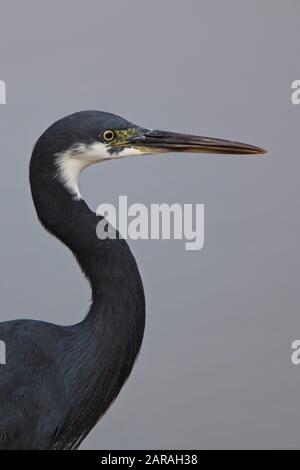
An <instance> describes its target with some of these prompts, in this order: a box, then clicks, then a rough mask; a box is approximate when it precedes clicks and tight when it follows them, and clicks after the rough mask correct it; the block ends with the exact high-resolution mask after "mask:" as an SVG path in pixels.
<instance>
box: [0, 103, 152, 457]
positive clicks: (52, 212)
mask: <svg viewBox="0 0 300 470" xmlns="http://www.w3.org/2000/svg"><path fill="white" fill-rule="evenodd" d="M116 119H117V118H115V120H116ZM118 119H119V121H118V123H117V125H118V127H120V125H123V126H124V123H125V125H127V124H128V123H127V121H125V120H121V118H118ZM107 120H108V121H109V122H108V123H107ZM111 120H113V117H111V115H109V114H106V113H100V112H99V113H95V112H85V113H76V114H75V115H73V116H71V117H69V118H65V119H64V120H62V121H58V123H56V124H55V125H54V126H52V127H50V128H49V129H48V131H46V132H45V133H44V134H43V135H42V137H41V138H40V139H39V140H38V142H37V144H36V145H35V148H34V151H33V155H32V158H31V163H30V183H31V189H32V196H33V200H34V204H35V207H36V210H37V214H38V217H39V219H40V221H41V223H42V224H43V225H44V227H45V228H46V229H47V230H49V231H50V232H51V233H52V234H54V235H55V236H56V237H57V238H59V239H60V240H61V241H62V242H63V243H65V244H66V245H67V246H68V247H69V248H70V250H71V251H72V252H73V254H74V255H75V257H76V258H77V260H78V262H79V264H80V266H81V268H82V270H83V272H84V274H85V275H86V277H87V278H88V280H89V281H90V284H91V290H92V299H93V300H92V304H91V307H90V310H89V312H88V314H87V316H86V318H85V319H84V320H83V321H82V322H81V323H79V324H77V325H73V326H66V327H65V326H58V325H53V324H50V323H44V322H40V321H32V320H18V321H10V322H4V323H0V338H1V339H2V340H3V341H5V343H6V348H7V358H6V365H3V366H0V449H3V450H4V449H76V448H77V447H78V446H79V444H80V443H81V441H82V440H83V439H84V437H85V436H86V435H87V433H88V432H89V431H90V430H91V428H92V427H93V426H94V425H95V424H96V422H97V421H98V420H99V419H100V417H101V416H102V415H103V414H104V412H105V411H106V410H107V408H108V407H109V405H110V404H111V403H112V402H113V400H114V399H115V398H116V396H117V395H118V393H119V391H120V389H121V387H122V385H123V384H124V382H125V381H126V379H127V377H128V375H129V374H130V371H131V369H132V366H133V364H134V361H135V359H136V356H137V354H138V351H139V349H140V346H141V342H142V337H143V332H144V322H145V303H144V293H143V287H142V282H141V278H140V275H139V272H138V268H137V266H136V262H135V260H134V257H133V255H132V254H131V252H130V249H129V247H128V245H127V243H126V242H125V240H122V239H118V238H117V239H116V240H102V241H101V240H99V239H98V238H97V236H96V225H97V223H98V222H99V219H101V217H97V216H96V215H95V214H94V213H93V212H92V211H91V210H90V209H89V208H88V206H87V205H86V203H85V202H84V201H83V200H74V198H72V196H71V194H70V193H69V192H68V191H67V190H66V189H65V187H64V186H63V185H62V184H61V182H60V181H59V179H58V178H57V167H56V165H55V159H54V158H53V155H54V154H55V152H58V151H61V150H64V149H66V148H68V147H69V146H71V145H72V144H73V143H75V142H80V141H81V140H82V139H90V140H91V141H92V140H93V139H94V138H95V137H94V133H95V132H96V129H97V132H98V134H99V131H100V130H101V128H103V127H104V128H106V126H108V127H109V126H111V125H112V124H114V125H116V123H115V122H111ZM35 295H38V293H35ZM70 318H71V315H70Z"/></svg>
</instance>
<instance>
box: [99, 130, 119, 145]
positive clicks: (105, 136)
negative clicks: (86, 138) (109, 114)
mask: <svg viewBox="0 0 300 470" xmlns="http://www.w3.org/2000/svg"><path fill="white" fill-rule="evenodd" d="M102 137H103V139H104V140H106V142H111V141H112V140H114V138H115V137H116V134H115V133H114V131H111V130H109V131H104V132H103V133H102Z"/></svg>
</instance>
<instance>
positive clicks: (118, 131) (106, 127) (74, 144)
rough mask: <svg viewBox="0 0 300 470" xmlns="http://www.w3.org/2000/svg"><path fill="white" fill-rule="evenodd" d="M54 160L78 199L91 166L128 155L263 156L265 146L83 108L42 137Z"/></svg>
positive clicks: (57, 168)
mask: <svg viewBox="0 0 300 470" xmlns="http://www.w3.org/2000/svg"><path fill="white" fill-rule="evenodd" d="M39 146H47V153H48V155H49V156H50V155H51V158H52V159H54V160H53V161H54V163H55V167H56V171H57V176H58V177H59V178H60V180H61V181H62V183H63V184H64V185H65V187H66V188H67V190H68V191H69V192H71V194H72V195H73V197H74V198H80V193H79V190H78V183H77V182H78V177H79V174H80V172H81V171H82V170H83V169H84V168H86V167H87V166H89V165H92V164H94V163H97V162H102V161H104V160H111V159H116V158H123V157H127V156H136V155H146V154H154V153H166V152H185V153H186V152H193V153H211V154H236V155H237V154H239V155H246V154H250V155H259V154H263V153H265V150H264V149H261V148H259V147H255V146H253V145H248V144H243V143H240V142H234V141H230V140H223V139H215V138H210V137H201V136H195V135H188V134H180V133H174V132H166V131H159V130H152V129H146V128H144V127H140V126H138V125H136V124H133V123H131V122H129V121H127V120H126V119H123V118H122V117H119V116H116V115H114V114H111V113H106V112H101V111H81V112H78V113H74V114H71V115H69V116H66V117H64V118H63V119H60V120H59V121H57V122H55V123H54V124H53V125H52V126H50V127H49V128H48V129H47V130H46V131H45V132H44V134H43V135H42V136H41V137H40V139H39V140H38V142H37V144H36V147H35V150H36V148H37V147H39Z"/></svg>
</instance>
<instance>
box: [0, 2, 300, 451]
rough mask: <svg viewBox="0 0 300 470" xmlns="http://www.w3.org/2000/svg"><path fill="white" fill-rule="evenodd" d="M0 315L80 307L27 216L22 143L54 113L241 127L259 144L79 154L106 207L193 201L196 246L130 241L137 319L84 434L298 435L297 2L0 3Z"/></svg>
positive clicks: (122, 441) (248, 439)
mask: <svg viewBox="0 0 300 470" xmlns="http://www.w3.org/2000/svg"><path fill="white" fill-rule="evenodd" d="M0 7H1V14H0V48H1V49H0V79H3V80H5V81H6V84H7V104H6V105H5V106H3V105H2V106H0V124H1V126H0V133H1V140H0V158H1V160H0V161H1V171H0V194H1V197H0V213H1V235H0V240H1V245H0V253H1V263H0V280H1V296H0V312H1V314H0V319H1V321H2V320H8V319H13V318H23V317H30V318H37V319H42V320H47V321H52V322H57V323H60V324H70V323H74V322H77V321H79V320H80V319H82V317H83V315H84V314H85V312H86V310H87V304H88V300H89V289H88V287H87V285H86V283H85V281H84V280H83V278H82V276H81V273H80V271H79V268H78V267H77V266H76V264H75V262H74V260H73V258H72V256H71V255H70V253H69V252H68V250H66V249H65V248H64V247H63V246H62V245H61V244H59V243H58V242H57V241H56V240H55V239H53V238H51V237H49V235H47V234H46V233H45V232H44V231H43V229H42V228H41V227H40V225H39V224H38V222H37V219H36V216H35V213H34V210H33V206H32V202H31V197H30V191H29V186H28V161H29V158H30V153H31V149H32V146H33V143H34V141H35V140H36V138H37V137H38V136H39V135H40V133H41V132H42V131H43V130H44V129H45V128H46V127H47V126H48V125H49V124H51V123H52V122H53V121H55V120H56V119H58V118H59V117H61V116H63V115H65V114H68V113H71V112H74V111H77V110H82V109H89V108H96V109H101V110H106V111H111V112H115V113H117V114H120V115H123V116H124V117H127V118H128V119H130V120H132V121H134V122H136V123H139V124H141V125H144V126H149V127H152V128H154V127H157V128H162V129H168V130H174V131H186V132H190V133H192V132H194V133H200V134H203V135H212V136H216V137H224V138H232V139H236V140H241V141H246V142H249V143H252V144H254V145H259V146H264V147H266V148H268V149H269V154H268V155H267V156H266V157H265V158H253V157H252V158H251V157H247V158H245V157H213V156H197V155H193V156H187V155H181V156H179V155H174V156H173V155H169V156H159V157H152V158H151V157H145V158H132V159H127V160H126V159H125V160H122V161H118V162H111V163H105V164H103V165H98V166H96V167H92V168H89V169H88V170H86V171H85V173H84V174H83V175H82V177H81V184H80V187H81V192H82V193H83V194H84V196H85V198H86V199H87V201H88V202H89V204H90V205H91V206H92V207H94V208H96V206H97V205H98V204H99V203H100V202H113V203H117V200H118V196H119V194H126V195H127V196H128V200H129V202H130V203H132V202H143V203H146V204H149V203H151V202H169V203H172V202H181V203H184V202H185V203H188V202H190V203H191V202H192V203H205V205H206V213H205V223H206V227H205V248H204V249H203V250H202V251H199V252H187V251H185V250H184V244H183V242H181V241H173V242H172V241H170V242H168V241H140V242H130V246H131V248H132V250H133V252H134V254H135V256H136V258H137V261H138V264H139V267H140V270H141V274H142V277H143V280H144V286H145V292H146V298H147V327H146V333H145V340H144V343H143V347H142V351H141V354H140V357H139V359H138V362H137V364H136V367H135V368H134V371H133V373H132V375H131V377H130V379H129V381H128V382H127V384H126V386H125V387H124V389H123V390H122V392H121V394H120V396H119V397H118V399H117V401H116V402H115V404H114V405H113V406H112V408H111V409H110V410H109V412H108V413H107V414H106V415H105V417H104V418H103V419H102V421H100V423H99V424H98V425H97V426H96V428H95V429H94V430H93V431H92V432H91V433H90V435H89V436H88V438H87V439H86V440H85V442H84V444H83V445H82V448H83V449H91V448H96V449H99V448H104V449H105V448H110V449H114V448H122V449H126V448H134V449H137V448H148V449H151V448H158V449H163V448H173V449H176V448H191V449H193V448H252V447H259V448H266V447H268V448H275V447H281V448H282V447H283V448H291V447H299V432H298V430H299V420H300V404H299V387H300V367H299V368H297V366H294V365H292V363H291V360H290V356H291V352H292V351H291V343H292V341H293V340H295V339H299V337H300V313H299V303H300V298H299V292H300V289H299V235H300V225H299V170H300V163H299V115H300V106H299V107H297V106H295V105H292V103H291V99H290V95H291V89H290V87H291V82H292V81H293V80H296V79H299V78H300V77H299V67H298V63H299V41H300V37H299V35H300V4H299V2H298V1H297V0H294V1H292V0H289V1H287V0H285V1H276V0H268V1H267V0H263V1H262V0H256V1H253V0H251V1H250V0H248V1H240V0H227V1H226V2H224V1H222V0H219V1H217V0H203V1H199V0H198V1H196V0H185V1H179V0H176V1H175V0H165V1H161V0H151V1H145V0H126V1H121V0H119V1H116V0H109V1H104V0H98V1H95V0H88V1H85V2H82V1H74V0H63V1H61V0H60V1H54V2H53V1H52V0H51V1H50V0H49V1H48V0H47V1H43V2H39V1H38V0H36V1H34V0H27V1H26V2H19V1H17V0H10V1H1V2H0Z"/></svg>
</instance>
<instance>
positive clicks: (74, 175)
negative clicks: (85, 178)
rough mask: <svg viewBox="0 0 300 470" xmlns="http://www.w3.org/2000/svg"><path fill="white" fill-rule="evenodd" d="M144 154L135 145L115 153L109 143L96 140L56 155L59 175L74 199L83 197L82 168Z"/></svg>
mask: <svg viewBox="0 0 300 470" xmlns="http://www.w3.org/2000/svg"><path fill="white" fill-rule="evenodd" d="M140 154H142V152H141V150H139V149H137V148H133V147H128V148H124V149H123V150H121V151H120V152H117V153H115V154H113V153H110V152H109V151H108V145H107V144H104V143H102V142H95V143H93V144H90V145H84V144H82V145H78V146H77V147H73V148H70V149H68V150H66V151H65V152H61V153H58V154H56V155H55V158H56V159H57V168H58V177H59V179H60V180H61V181H62V183H63V184H64V186H65V187H66V188H67V189H68V191H70V192H71V193H72V195H73V196H74V199H77V200H78V199H82V197H81V194H80V191H79V188H78V178H79V175H80V173H81V172H82V170H84V169H85V168H87V167H88V166H90V165H93V164H94V163H99V162H102V161H104V160H112V159H115V158H124V157H130V156H134V155H140Z"/></svg>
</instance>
